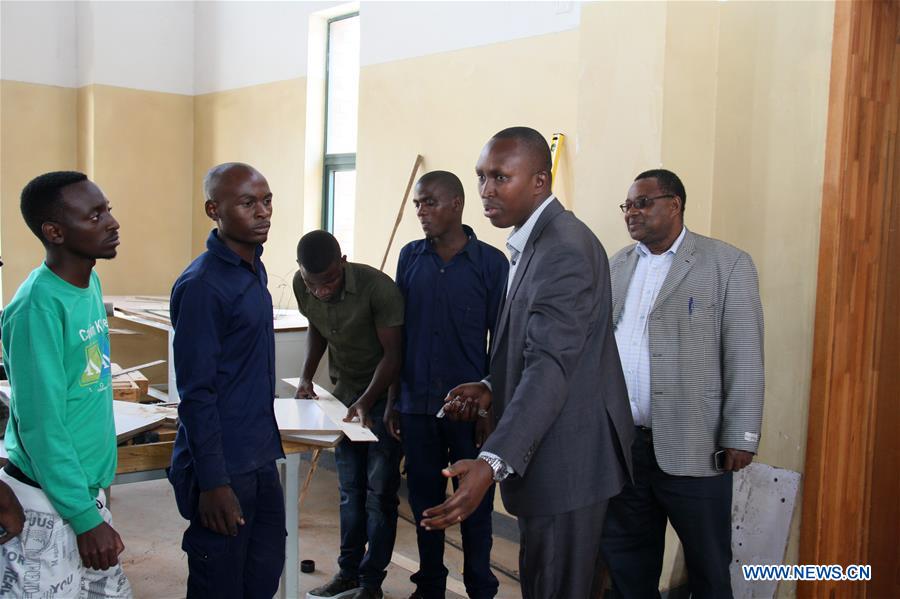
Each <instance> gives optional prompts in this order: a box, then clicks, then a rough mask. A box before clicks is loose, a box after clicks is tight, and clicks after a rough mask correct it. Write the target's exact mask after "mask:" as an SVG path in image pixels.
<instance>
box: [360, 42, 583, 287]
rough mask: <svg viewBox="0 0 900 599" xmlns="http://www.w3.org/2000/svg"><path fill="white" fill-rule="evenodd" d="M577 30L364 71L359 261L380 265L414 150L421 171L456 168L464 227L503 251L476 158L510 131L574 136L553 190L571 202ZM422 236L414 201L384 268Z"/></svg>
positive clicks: (391, 271)
mask: <svg viewBox="0 0 900 599" xmlns="http://www.w3.org/2000/svg"><path fill="white" fill-rule="evenodd" d="M577 53H578V33H577V32H576V31H568V32H564V33H557V34H552V35H545V36H539V37H532V38H527V39H522V40H515V41H510V42H505V43H502V44H494V45H490V46H483V47H479V48H469V49H465V50H458V51H454V52H447V53H443V54H436V55H431V56H424V57H420V58H412V59H408V60H402V61H396V62H391V63H385V64H378V65H370V66H364V67H363V68H362V69H361V73H360V83H359V146H358V154H357V184H356V189H357V197H356V207H357V209H356V236H355V237H356V239H355V242H354V243H355V247H356V255H355V257H354V259H355V260H356V261H359V262H366V263H369V264H372V265H374V266H376V267H377V266H378V265H379V264H380V263H381V259H382V256H383V255H384V250H385V247H386V246H387V242H388V237H389V236H390V232H391V227H392V226H393V224H394V219H395V218H396V215H397V210H398V209H399V207H400V201H401V200H402V198H403V191H404V190H405V188H406V182H407V180H408V178H409V173H410V170H411V169H412V166H413V162H414V161H415V157H416V154H421V155H422V156H423V157H424V158H425V162H424V164H423V167H422V169H420V171H419V175H422V174H424V173H425V172H427V171H430V170H448V171H452V172H453V173H455V174H456V175H457V176H458V177H459V178H460V180H461V181H462V182H463V185H464V187H465V191H466V209H465V213H464V219H463V220H464V222H466V223H467V224H469V225H471V226H472V227H473V228H474V229H475V232H476V234H477V235H478V236H479V237H480V238H481V239H483V240H485V241H487V242H489V243H492V244H493V245H495V246H497V247H500V248H503V247H504V244H505V240H506V235H507V234H508V233H509V231H501V230H499V229H495V228H494V227H492V226H491V225H490V223H489V222H488V221H487V220H486V219H485V218H484V216H482V208H481V199H480V197H479V195H478V188H477V185H476V179H475V162H476V161H477V159H478V154H479V153H480V151H481V148H482V146H483V145H484V143H485V142H486V141H487V140H488V138H490V136H491V135H493V134H494V133H496V132H497V131H499V130H500V129H502V128H504V127H509V126H512V125H522V124H527V125H529V126H532V127H534V128H536V129H538V130H539V131H541V133H543V134H544V135H545V136H546V137H547V138H549V137H550V136H551V135H552V134H553V133H554V132H556V131H561V132H564V133H566V134H568V136H569V143H568V144H567V145H566V147H565V148H564V152H566V154H564V155H563V157H562V161H561V163H560V168H559V171H558V173H557V179H558V181H557V183H556V184H555V185H554V190H555V191H556V192H557V193H558V194H559V196H560V197H561V198H562V199H563V201H564V202H570V201H571V200H570V198H569V197H568V196H569V195H570V190H572V188H573V180H574V172H573V160H572V157H573V154H572V150H573V148H574V141H575V135H574V130H575V124H576V118H575V116H576V94H575V89H576V87H577V70H578V61H577ZM421 237H422V230H421V228H419V223H418V221H417V220H416V218H415V212H414V209H413V207H412V204H411V203H409V204H408V205H407V208H406V212H405V214H404V215H403V222H402V223H401V225H400V228H399V230H398V231H397V236H396V239H395V241H394V246H393V248H392V251H391V254H390V255H389V257H388V260H387V265H386V267H385V271H386V272H388V273H389V274H391V275H392V276H393V275H394V273H395V271H396V267H397V256H398V254H399V250H400V248H401V247H402V246H403V245H404V244H405V243H406V242H408V241H410V240H413V239H419V238H421Z"/></svg>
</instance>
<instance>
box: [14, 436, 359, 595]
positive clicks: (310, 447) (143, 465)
mask: <svg viewBox="0 0 900 599" xmlns="http://www.w3.org/2000/svg"><path fill="white" fill-rule="evenodd" d="M342 438H343V435H310V436H300V435H297V436H293V435H292V436H291V440H287V439H284V438H282V442H281V445H282V448H283V449H284V455H285V459H283V460H278V471H279V474H280V475H281V486H282V488H283V491H284V506H285V527H286V528H287V533H288V534H287V539H286V540H285V556H284V557H285V560H284V572H283V573H282V575H281V584H280V586H279V590H278V596H279V597H281V598H282V599H294V598H296V597H299V596H300V574H299V567H300V545H299V526H300V507H299V498H300V454H301V453H303V452H306V451H314V450H316V449H322V448H327V447H334V446H335V445H337V444H338V443H339V442H340V440H341V439H342ZM0 446H2V444H0ZM173 446H174V441H164V442H159V443H145V444H141V445H121V446H119V448H118V453H119V462H118V466H117V468H116V477H115V479H113V483H112V484H113V485H121V484H127V483H133V482H141V481H147V480H157V479H160V478H166V468H167V467H168V466H169V462H170V461H171V459H172V449H173ZM172 517H180V515H179V514H178V513H177V512H174V513H173V514H172Z"/></svg>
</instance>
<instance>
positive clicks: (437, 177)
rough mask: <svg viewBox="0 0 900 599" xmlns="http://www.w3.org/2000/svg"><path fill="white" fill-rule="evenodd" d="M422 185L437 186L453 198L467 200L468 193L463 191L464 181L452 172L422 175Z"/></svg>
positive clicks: (420, 180) (434, 172) (435, 172)
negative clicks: (457, 197)
mask: <svg viewBox="0 0 900 599" xmlns="http://www.w3.org/2000/svg"><path fill="white" fill-rule="evenodd" d="M419 184H420V185H430V184H437V185H439V186H440V187H442V188H443V189H445V190H446V191H449V192H450V194H451V195H453V196H459V198H460V199H461V200H463V201H465V199H466V192H465V191H464V190H463V184H462V181H460V180H459V177H457V176H456V175H454V174H453V173H451V172H450V171H430V172H428V173H425V174H424V175H422V177H421V178H420V179H419Z"/></svg>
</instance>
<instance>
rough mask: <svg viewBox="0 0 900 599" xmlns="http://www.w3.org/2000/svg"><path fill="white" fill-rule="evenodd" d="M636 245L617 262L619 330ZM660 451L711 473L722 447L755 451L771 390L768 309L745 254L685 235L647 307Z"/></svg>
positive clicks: (678, 467)
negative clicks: (766, 360)
mask: <svg viewBox="0 0 900 599" xmlns="http://www.w3.org/2000/svg"><path fill="white" fill-rule="evenodd" d="M636 247H637V244H634V245H630V246H628V247H626V248H624V249H622V250H620V251H619V252H618V253H617V254H616V255H615V256H613V257H612V259H611V260H610V271H611V275H612V291H613V322H614V323H615V325H616V326H618V323H619V321H620V320H621V318H622V308H623V307H624V305H625V297H626V294H627V293H628V286H629V283H630V282H631V277H632V275H634V270H635V267H636V265H637V261H638V252H637V251H636ZM648 326H649V335H650V393H651V418H652V428H653V447H654V450H655V453H656V460H657V461H658V462H659V465H660V467H661V468H662V469H663V470H664V471H665V472H668V473H669V474H674V475H679V476H712V475H715V474H719V472H717V471H716V470H715V468H714V467H713V461H712V455H713V453H714V452H715V451H716V450H718V449H720V448H723V447H731V448H734V449H743V450H746V451H752V452H756V450H757V447H758V445H759V434H760V427H761V426H762V408H763V395H764V386H765V379H764V372H763V314H762V304H761V303H760V299H759V282H758V280H757V276H756V267H754V266H753V260H752V259H751V258H750V256H749V255H748V254H747V253H746V252H742V251H741V250H739V249H737V248H735V247H733V246H731V245H728V244H727V243H725V242H723V241H718V240H716V239H710V238H709V237H703V236H702V235H697V234H695V233H691V232H690V231H687V232H686V233H685V237H684V240H683V241H682V243H681V246H680V247H679V248H678V251H677V252H676V254H675V256H674V258H673V260H672V267H671V269H670V270H669V274H668V276H667V277H666V279H665V281H663V284H662V287H661V288H660V291H659V295H658V296H657V298H656V303H655V304H654V305H653V309H652V310H651V311H650V322H649V324H648Z"/></svg>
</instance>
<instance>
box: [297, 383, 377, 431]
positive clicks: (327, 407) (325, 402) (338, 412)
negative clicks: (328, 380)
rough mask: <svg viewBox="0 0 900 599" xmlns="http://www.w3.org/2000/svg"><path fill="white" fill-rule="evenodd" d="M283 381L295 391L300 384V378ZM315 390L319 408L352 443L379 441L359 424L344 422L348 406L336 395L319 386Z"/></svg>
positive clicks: (315, 386)
mask: <svg viewBox="0 0 900 599" xmlns="http://www.w3.org/2000/svg"><path fill="white" fill-rule="evenodd" d="M281 380H283V381H284V382H285V383H287V384H288V385H291V386H292V387H294V388H295V389H296V388H297V386H298V385H299V384H300V378H299V377H295V378H287V379H281ZM314 390H315V392H316V395H317V396H318V397H319V399H318V400H316V401H317V402H318V403H319V407H320V408H322V411H323V412H325V415H326V416H328V417H329V418H330V419H331V421H332V422H333V423H334V424H335V426H337V427H338V428H340V430H341V432H342V433H344V434H345V435H347V438H348V439H350V440H351V441H358V442H370V443H371V442H374V441H378V437H376V436H375V433H373V432H372V431H371V430H369V429H368V428H366V427H364V426H362V425H360V423H359V422H344V416H346V415H347V406H345V405H344V404H342V403H341V402H340V401H338V400H337V398H336V397H335V396H334V395H332V394H331V393H329V392H328V391H326V390H325V388H323V387H322V386H320V385H318V384H316V385H314Z"/></svg>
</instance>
